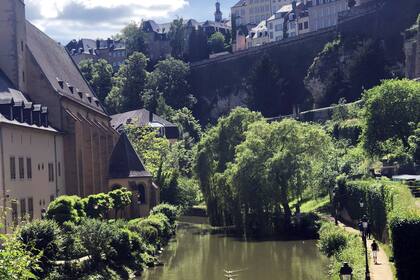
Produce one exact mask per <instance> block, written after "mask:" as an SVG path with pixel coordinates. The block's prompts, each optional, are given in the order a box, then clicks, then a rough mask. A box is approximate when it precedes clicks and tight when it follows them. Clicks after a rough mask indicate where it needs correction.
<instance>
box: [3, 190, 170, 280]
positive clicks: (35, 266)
mask: <svg viewBox="0 0 420 280" xmlns="http://www.w3.org/2000/svg"><path fill="white" fill-rule="evenodd" d="M121 196H123V195H121ZM177 218H178V209H177V208H176V207H174V206H172V205H168V204H163V205H158V206H156V207H155V208H153V209H152V211H151V214H150V216H148V217H145V218H140V219H135V220H132V221H129V222H127V221H124V220H109V221H107V220H103V219H91V218H82V219H80V220H79V221H78V223H73V222H70V221H68V222H64V223H63V224H61V225H59V224H58V223H56V222H55V221H53V220H48V219H47V220H37V221H34V222H31V223H29V224H27V225H25V226H23V227H22V228H20V229H19V231H18V236H17V238H16V239H7V242H6V243H5V248H6V251H3V250H0V261H4V264H5V265H4V266H3V265H0V273H2V274H0V275H2V276H3V275H4V277H3V278H2V279H7V280H9V279H10V280H12V279H70V278H71V279H75V278H76V279H91V278H92V277H93V278H92V279H96V278H95V277H98V275H104V276H105V278H98V279H129V278H130V277H131V274H133V272H134V271H141V270H143V269H144V267H146V266H152V265H154V264H155V263H156V262H157V259H156V254H157V253H158V251H159V250H160V249H161V247H162V246H164V245H166V243H167V242H168V240H169V239H170V238H171V236H172V235H173V234H174V232H175V223H176V220H177ZM17 240H19V241H17ZM20 241H22V244H21V243H20ZM24 250H26V252H25V251H24ZM12 258H13V260H14V261H15V264H16V266H15V267H13V268H12V267H11V263H10V261H11V260H12ZM79 258H80V259H79ZM63 259H64V260H71V262H68V263H66V264H58V263H57V261H60V260H63ZM12 272H13V273H15V274H10V273H12ZM14 275H15V276H14ZM34 275H35V276H34ZM16 277H19V278H16Z"/></svg>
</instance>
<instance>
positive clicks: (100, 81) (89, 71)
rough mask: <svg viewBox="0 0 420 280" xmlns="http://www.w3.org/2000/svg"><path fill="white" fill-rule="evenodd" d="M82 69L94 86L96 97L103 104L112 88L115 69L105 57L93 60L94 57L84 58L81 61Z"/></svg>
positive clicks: (90, 83)
mask: <svg viewBox="0 0 420 280" xmlns="http://www.w3.org/2000/svg"><path fill="white" fill-rule="evenodd" d="M79 68H80V71H81V72H82V74H83V76H84V77H85V79H86V80H87V82H88V83H89V85H90V86H91V87H92V90H93V92H94V93H95V94H96V97H98V99H99V100H100V101H101V103H102V104H104V102H105V98H106V97H107V95H108V93H109V92H110V91H111V88H112V75H113V69H112V66H111V64H109V63H108V62H107V61H106V60H105V59H99V60H98V61H96V62H95V61H93V60H92V59H88V60H82V61H80V63H79Z"/></svg>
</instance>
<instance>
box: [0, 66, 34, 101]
mask: <svg viewBox="0 0 420 280" xmlns="http://www.w3.org/2000/svg"><path fill="white" fill-rule="evenodd" d="M0 99H9V100H10V99H13V101H15V102H16V101H23V102H29V101H28V99H26V97H25V96H24V95H23V93H22V92H21V91H19V90H17V89H14V88H13V85H12V82H11V81H10V80H9V79H8V78H7V76H6V75H5V74H4V73H3V71H1V69H0Z"/></svg>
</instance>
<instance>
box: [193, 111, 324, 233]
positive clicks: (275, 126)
mask: <svg viewBox="0 0 420 280" xmlns="http://www.w3.org/2000/svg"><path fill="white" fill-rule="evenodd" d="M331 148H332V141H331V138H330V137H329V136H328V135H327V134H326V133H325V131H324V130H323V129H322V128H321V127H320V126H317V125H312V124H305V123H300V122H297V121H294V120H283V121H281V122H274V123H271V124H268V123H266V122H265V121H262V120H261V117H260V115H259V114H257V113H253V112H250V111H248V110H246V109H236V110H234V111H233V112H232V113H231V114H230V115H229V116H228V117H226V118H222V119H221V120H220V121H219V123H218V124H217V125H216V126H215V127H214V128H212V129H211V130H209V131H208V132H207V133H206V135H205V136H204V137H203V138H202V140H201V141H200V143H199V145H198V152H197V159H196V163H195V170H196V173H197V177H198V178H199V180H200V184H201V188H202V191H203V195H204V198H205V200H206V204H207V208H208V213H209V216H210V219H211V222H212V224H234V225H235V226H236V227H237V229H238V230H241V231H245V232H247V233H251V234H257V235H267V234H269V235H270V234H278V233H280V232H281V230H288V229H290V228H291V223H292V221H291V218H292V212H291V209H290V202H291V200H292V199H295V198H296V199H299V198H301V197H302V195H303V192H304V190H306V189H309V188H318V189H322V188H323V187H326V185H324V183H325V181H324V179H325V177H324V175H323V173H324V172H325V170H326V169H329V168H330V167H328V166H327V165H328V163H329V161H328V160H325V159H326V158H327V157H328V156H329V153H330V152H331ZM309 151H310V153H309Z"/></svg>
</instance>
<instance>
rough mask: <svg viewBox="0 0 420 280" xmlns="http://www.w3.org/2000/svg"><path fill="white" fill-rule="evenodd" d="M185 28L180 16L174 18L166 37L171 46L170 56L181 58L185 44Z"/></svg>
mask: <svg viewBox="0 0 420 280" xmlns="http://www.w3.org/2000/svg"><path fill="white" fill-rule="evenodd" d="M185 35H186V30H185V25H184V20H183V19H182V18H179V19H175V20H174V21H173V22H172V24H171V27H170V30H169V33H168V38H169V40H170V45H171V48H172V57H174V58H177V59H182V58H183V56H184V53H185V46H186V36H185Z"/></svg>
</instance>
